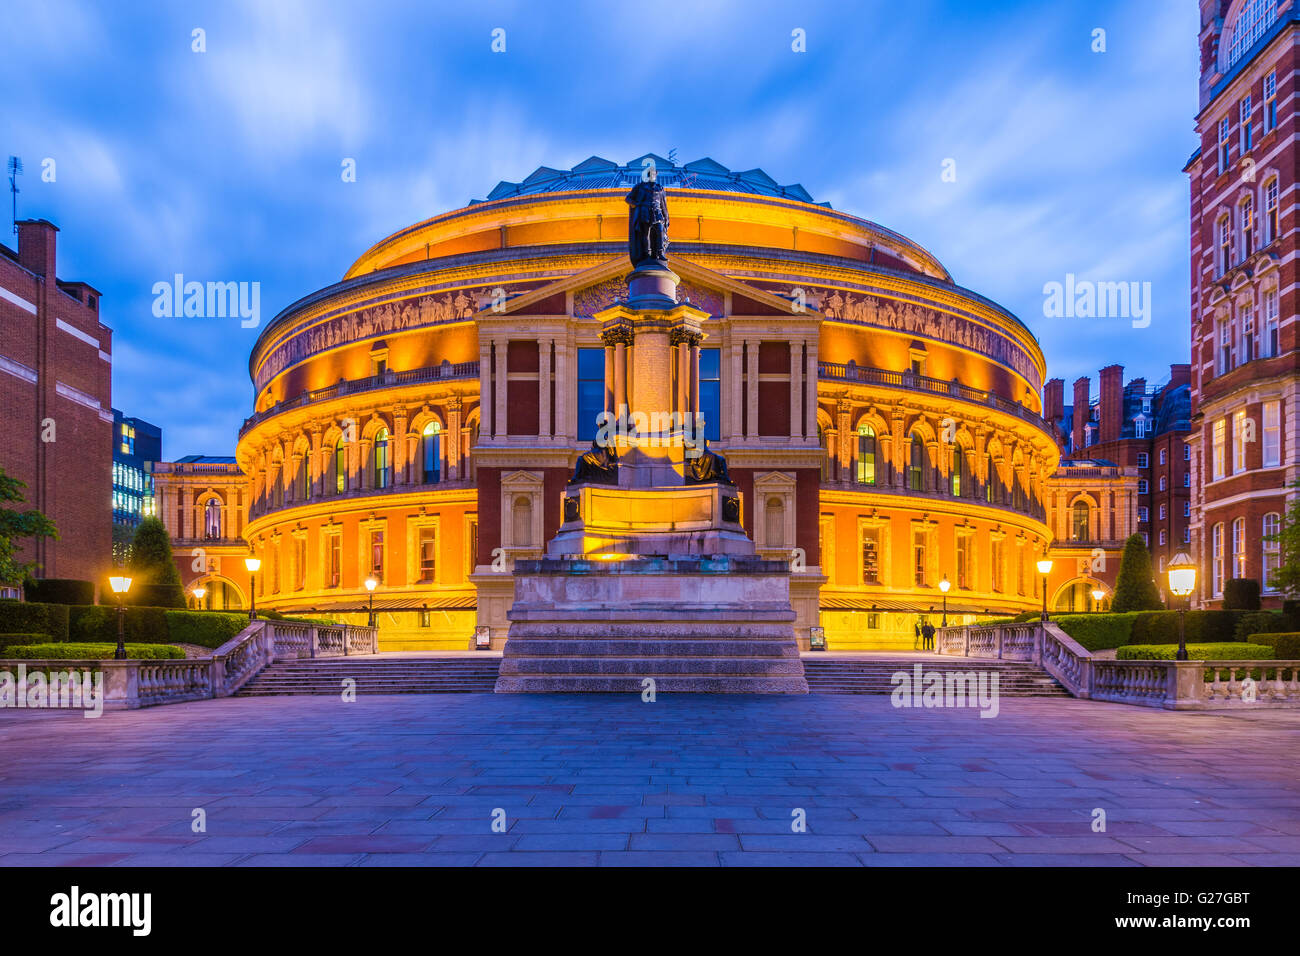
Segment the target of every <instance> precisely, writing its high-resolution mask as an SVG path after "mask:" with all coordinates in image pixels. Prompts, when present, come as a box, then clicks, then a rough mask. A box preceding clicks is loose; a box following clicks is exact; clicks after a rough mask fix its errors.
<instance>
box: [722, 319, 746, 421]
mask: <svg viewBox="0 0 1300 956" xmlns="http://www.w3.org/2000/svg"><path fill="white" fill-rule="evenodd" d="M727 351H728V355H727V364H728V366H729V367H730V371H729V372H728V374H727V391H728V392H729V393H730V395H729V398H728V400H725V401H723V403H722V408H723V415H724V416H725V418H726V421H725V423H724V426H723V427H724V429H725V431H726V435H727V440H728V441H731V442H738V441H743V440H744V435H743V431H742V426H743V423H742V416H741V409H742V408H744V404H743V403H744V401H745V396H744V393H743V391H742V390H741V376H742V364H741V342H740V340H738V339H737V338H736V337H735V336H734V335H733V336H732V337H731V344H730V346H729V348H728V350H727Z"/></svg>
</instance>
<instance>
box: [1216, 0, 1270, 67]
mask: <svg viewBox="0 0 1300 956" xmlns="http://www.w3.org/2000/svg"><path fill="white" fill-rule="evenodd" d="M1276 20H1277V0H1245V3H1243V4H1242V5H1241V7H1240V11H1239V12H1238V14H1237V16H1236V18H1235V19H1234V20H1233V21H1232V23H1230V24H1229V25H1228V27H1227V29H1226V30H1225V31H1224V35H1225V36H1226V38H1227V43H1226V47H1227V50H1228V62H1227V63H1226V64H1224V68H1225V70H1226V69H1227V68H1229V67H1231V66H1232V65H1233V64H1234V63H1236V62H1237V61H1238V60H1240V59H1241V58H1242V57H1243V56H1245V55H1246V54H1247V53H1248V52H1249V51H1250V48H1251V47H1253V46H1254V45H1255V42H1256V41H1257V40H1259V38H1260V37H1262V36H1263V35H1264V34H1265V33H1266V32H1267V31H1268V28H1269V27H1271V26H1272V25H1273V23H1274V22H1275V21H1276Z"/></svg>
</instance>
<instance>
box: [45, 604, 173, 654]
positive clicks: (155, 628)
mask: <svg viewBox="0 0 1300 956" xmlns="http://www.w3.org/2000/svg"><path fill="white" fill-rule="evenodd" d="M68 610H69V613H70V618H71V625H70V627H71V633H72V640H74V641H81V642H83V643H97V642H101V641H111V642H112V643H114V644H116V643H117V608H116V607H113V606H112V605H108V604H91V605H88V606H84V607H73V608H69V609H68ZM124 629H125V631H126V639H127V641H128V642H130V643H132V644H166V643H167V640H168V637H167V609H166V608H161V607H128V608H127V609H126V626H125V628H124Z"/></svg>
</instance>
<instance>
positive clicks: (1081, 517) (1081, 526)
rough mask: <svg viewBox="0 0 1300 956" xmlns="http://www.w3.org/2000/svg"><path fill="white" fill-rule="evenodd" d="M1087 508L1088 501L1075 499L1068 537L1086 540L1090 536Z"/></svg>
mask: <svg viewBox="0 0 1300 956" xmlns="http://www.w3.org/2000/svg"><path fill="white" fill-rule="evenodd" d="M1088 510H1089V509H1088V502H1086V501H1076V502H1075V503H1074V520H1073V521H1072V522H1071V529H1070V530H1071V534H1070V537H1071V538H1073V539H1074V540H1075V541H1087V540H1088V539H1089V537H1090V532H1089V531H1088Z"/></svg>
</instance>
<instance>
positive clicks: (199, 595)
mask: <svg viewBox="0 0 1300 956" xmlns="http://www.w3.org/2000/svg"><path fill="white" fill-rule="evenodd" d="M190 593H191V594H193V595H194V604H195V610H197V611H202V610H203V595H205V594H207V593H208V589H207V588H191V589H190Z"/></svg>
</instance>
